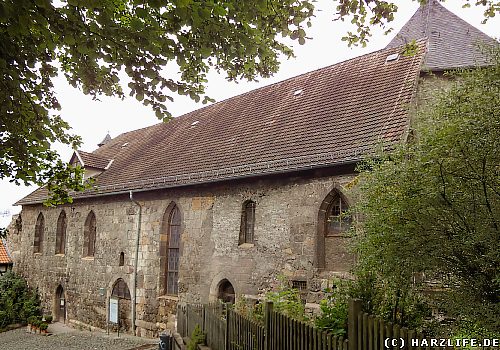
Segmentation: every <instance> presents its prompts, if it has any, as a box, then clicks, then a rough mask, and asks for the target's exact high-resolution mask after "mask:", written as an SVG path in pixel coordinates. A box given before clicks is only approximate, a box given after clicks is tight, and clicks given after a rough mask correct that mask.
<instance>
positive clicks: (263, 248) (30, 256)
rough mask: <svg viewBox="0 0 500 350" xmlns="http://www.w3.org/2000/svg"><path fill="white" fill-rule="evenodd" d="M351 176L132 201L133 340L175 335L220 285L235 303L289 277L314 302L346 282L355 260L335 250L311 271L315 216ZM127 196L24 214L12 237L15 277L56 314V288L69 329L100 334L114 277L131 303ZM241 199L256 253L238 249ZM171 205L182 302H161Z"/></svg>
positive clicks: (240, 184) (236, 185)
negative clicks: (190, 310) (176, 223)
mask: <svg viewBox="0 0 500 350" xmlns="http://www.w3.org/2000/svg"><path fill="white" fill-rule="evenodd" d="M352 170H353V169H352V167H350V168H348V171H346V168H344V169H342V170H341V171H340V170H339V171H336V172H335V171H334V172H333V174H328V175H324V174H319V175H318V173H317V172H316V173H313V172H309V173H302V174H297V175H294V176H290V175H283V176H275V177H268V178H261V179H255V180H246V181H233V182H226V183H220V184H213V185H209V186H197V187H189V188H188V187H186V188H181V189H170V190H158V191H151V192H148V193H134V199H135V200H137V201H138V202H139V204H140V205H141V207H142V213H141V215H142V219H141V226H140V237H139V249H138V270H137V284H136V286H137V290H136V293H137V312H136V315H137V319H136V326H137V334H138V335H141V336H148V337H153V336H156V335H157V334H158V331H159V330H161V329H165V328H173V327H175V317H174V315H175V310H176V307H177V303H178V302H179V301H180V302H208V301H211V300H214V299H216V298H217V292H218V285H219V283H220V281H222V280H224V279H227V280H228V281H230V282H231V284H232V285H233V287H234V290H235V293H236V295H242V294H247V295H248V294H249V295H255V294H259V293H261V292H264V291H266V290H267V289H268V288H269V286H270V285H272V284H273V283H275V282H276V279H277V276H279V275H285V276H287V277H289V278H290V279H299V280H305V281H307V285H308V288H309V289H310V290H311V291H312V292H313V295H314V292H319V290H320V288H321V285H322V283H324V280H325V278H327V277H328V276H331V275H332V274H335V273H337V274H338V273H346V272H347V271H348V269H349V267H350V265H351V263H352V257H349V256H348V255H346V252H345V249H344V248H343V247H342V246H341V245H340V244H339V242H335V241H330V240H327V245H328V247H326V252H327V267H328V269H326V270H325V271H319V270H318V269H316V268H315V266H314V262H315V251H316V248H315V244H316V234H317V225H318V222H317V221H318V210H319V207H320V205H321V203H322V201H323V199H324V198H325V197H326V196H327V195H328V193H329V192H330V191H332V190H333V189H334V188H335V187H337V188H342V185H343V184H346V183H347V182H349V181H351V180H352V178H353V175H352ZM344 194H345V195H348V194H347V193H344ZM128 197H129V196H128V195H125V194H124V195H123V196H114V197H101V198H95V199H88V200H77V201H75V203H73V204H71V205H65V206H60V207H57V208H46V207H42V206H41V205H36V206H25V207H24V208H23V211H22V213H21V217H22V223H23V225H22V230H21V232H19V233H18V234H13V235H12V237H11V241H12V244H11V246H12V247H13V250H15V252H14V254H13V255H14V257H15V260H16V261H15V270H17V271H18V272H20V273H22V274H23V275H24V276H25V277H27V279H28V280H29V283H30V285H32V286H34V287H37V288H38V289H39V291H40V293H41V295H42V300H43V305H44V308H45V309H46V310H47V311H52V310H54V308H55V305H56V300H55V292H56V289H57V287H58V286H59V285H61V286H62V287H63V288H64V291H65V298H66V304H67V319H68V320H77V321H78V322H79V323H80V324H82V323H83V324H87V325H90V326H93V327H99V328H105V327H106V321H107V312H108V311H107V307H108V298H109V297H110V295H111V291H112V287H113V284H114V283H115V281H116V280H117V279H118V278H122V279H123V280H124V281H125V282H126V283H127V285H128V287H129V289H130V292H131V294H132V298H133V294H134V289H133V285H134V284H133V276H134V274H133V272H134V257H135V249H136V238H137V233H138V230H137V229H138V220H139V206H138V205H137V204H135V203H134V202H132V201H130V199H129V198H128ZM246 200H252V201H254V202H255V203H256V209H255V217H256V219H255V239H254V243H253V244H249V243H246V244H242V245H239V244H238V238H239V232H240V224H241V210H242V204H243V203H244V202H245V201H246ZM172 201H174V202H175V203H176V205H177V206H178V207H179V209H180V212H181V216H182V226H181V229H182V238H181V242H182V243H181V258H180V270H179V295H178V297H174V296H165V295H161V290H162V288H161V278H160V276H161V274H162V272H161V271H160V261H159V247H160V242H159V236H160V230H161V226H162V219H163V215H164V212H165V210H166V208H167V207H168V206H169V204H170V203H171V202H172ZM61 210H65V212H66V216H67V220H68V221H67V243H66V251H65V254H57V255H56V254H55V235H56V226H57V225H56V224H57V219H58V217H59V214H60V212H61ZM91 210H92V211H93V212H94V213H95V215H96V221H97V234H96V235H97V238H96V250H95V256H94V257H83V229H84V223H85V220H86V218H87V215H88V214H89V213H90V211H91ZM40 212H41V213H43V215H44V218H45V235H44V242H43V243H44V244H43V252H42V253H33V239H34V231H35V223H36V219H37V217H38V215H39V213H40ZM121 252H123V253H124V255H125V259H124V266H119V260H120V253H121ZM313 299H314V298H313ZM122 313H123V311H122ZM122 317H124V315H122ZM130 320H131V317H130ZM126 325H127V324H126ZM129 326H130V325H129ZM129 328H130V327H129Z"/></svg>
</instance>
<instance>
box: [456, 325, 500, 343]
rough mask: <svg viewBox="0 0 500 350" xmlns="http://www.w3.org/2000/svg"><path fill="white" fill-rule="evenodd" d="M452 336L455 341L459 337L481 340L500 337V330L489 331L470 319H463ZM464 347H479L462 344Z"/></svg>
mask: <svg viewBox="0 0 500 350" xmlns="http://www.w3.org/2000/svg"><path fill="white" fill-rule="evenodd" d="M452 334H453V335H452V337H451V339H452V340H453V341H456V340H457V339H477V340H479V341H481V343H482V340H484V339H499V338H500V331H499V330H497V331H496V332H493V331H489V330H487V329H485V328H482V327H480V326H478V325H477V324H474V323H472V322H468V321H461V322H459V323H458V324H457V325H456V327H455V329H454V330H453V331H452ZM462 349H468V350H472V349H477V348H473V347H472V346H470V345H468V346H462Z"/></svg>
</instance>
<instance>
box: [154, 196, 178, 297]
mask: <svg viewBox="0 0 500 350" xmlns="http://www.w3.org/2000/svg"><path fill="white" fill-rule="evenodd" d="M183 222H184V221H183V215H182V210H181V208H180V207H179V205H178V204H177V203H176V202H175V201H172V202H170V204H169V205H168V206H167V208H166V209H165V212H164V213H163V218H162V223H161V229H160V249H159V257H160V283H159V287H160V293H159V294H160V295H177V290H178V285H177V281H178V278H179V277H178V276H179V275H178V271H179V260H180V257H181V255H182V244H181V233H182V230H183V227H184V225H183ZM169 254H170V261H169ZM173 259H174V260H173ZM169 276H170V277H169Z"/></svg>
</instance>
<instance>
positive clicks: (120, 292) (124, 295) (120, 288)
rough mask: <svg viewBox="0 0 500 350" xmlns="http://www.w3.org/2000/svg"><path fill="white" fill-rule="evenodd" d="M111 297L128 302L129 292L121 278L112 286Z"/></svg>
mask: <svg viewBox="0 0 500 350" xmlns="http://www.w3.org/2000/svg"><path fill="white" fill-rule="evenodd" d="M111 296H113V297H117V298H120V299H127V300H130V290H129V289H128V286H127V283H125V281H124V280H122V279H121V278H118V279H117V280H116V282H115V284H114V285H113V291H112V292H111Z"/></svg>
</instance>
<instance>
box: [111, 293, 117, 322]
mask: <svg viewBox="0 0 500 350" xmlns="http://www.w3.org/2000/svg"><path fill="white" fill-rule="evenodd" d="M109 322H111V323H118V299H115V298H110V299H109Z"/></svg>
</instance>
